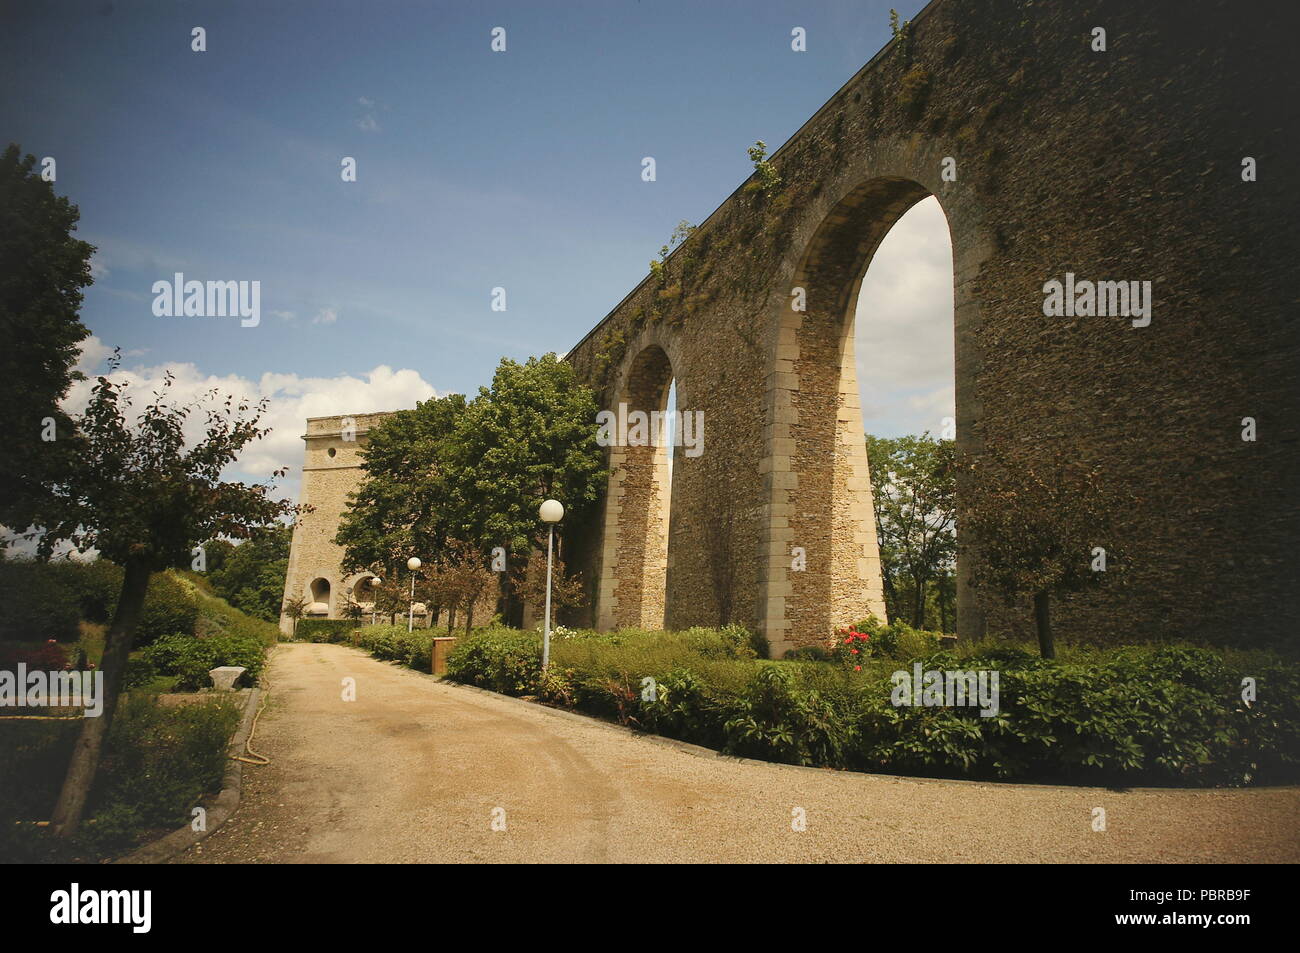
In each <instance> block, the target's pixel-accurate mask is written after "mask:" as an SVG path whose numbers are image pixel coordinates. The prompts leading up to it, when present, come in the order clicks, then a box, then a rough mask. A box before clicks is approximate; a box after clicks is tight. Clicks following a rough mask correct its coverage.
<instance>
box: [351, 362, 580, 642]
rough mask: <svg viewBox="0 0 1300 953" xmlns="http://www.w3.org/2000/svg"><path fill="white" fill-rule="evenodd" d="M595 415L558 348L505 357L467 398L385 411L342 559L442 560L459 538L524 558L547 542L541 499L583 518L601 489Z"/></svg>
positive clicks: (510, 601)
mask: <svg viewBox="0 0 1300 953" xmlns="http://www.w3.org/2000/svg"><path fill="white" fill-rule="evenodd" d="M453 398H454V399H453ZM595 420H596V400H595V395H594V394H593V392H592V391H591V389H590V388H588V387H586V386H584V385H583V384H581V383H580V382H579V381H578V379H577V377H576V375H575V372H574V370H573V367H572V366H570V365H569V364H567V363H565V362H563V361H560V360H559V359H557V358H556V356H555V355H554V354H547V355H546V356H544V357H541V358H530V359H529V360H528V361H527V362H526V363H524V364H519V363H516V362H515V361H511V360H509V359H503V360H502V361H501V363H500V365H499V366H498V367H497V371H496V374H495V375H494V377H493V380H492V387H491V388H490V389H489V388H480V389H479V394H478V396H477V397H475V398H474V399H473V400H472V401H469V402H468V403H466V402H465V400H464V398H463V397H459V396H458V395H453V397H449V398H442V399H440V400H435V401H425V402H424V403H423V404H421V405H420V406H419V407H417V408H416V409H415V410H414V411H405V412H401V413H399V414H395V415H393V417H391V418H388V419H386V420H385V421H383V422H382V423H381V424H380V425H379V426H378V427H376V428H375V429H373V430H372V431H371V432H370V435H369V438H368V440H367V444H366V450H365V462H364V464H363V467H364V470H365V475H366V476H365V481H364V482H363V483H362V485H361V486H360V487H359V488H358V490H357V491H356V493H354V494H353V496H352V497H351V498H350V505H349V511H348V513H347V514H345V516H344V518H343V520H342V521H341V525H340V529H339V532H338V535H337V537H336V541H337V542H338V543H339V545H341V546H343V547H344V551H345V556H344V568H345V570H347V571H355V570H360V569H366V568H369V569H372V570H375V571H378V569H379V567H390V566H396V565H404V564H405V561H406V559H407V557H408V556H410V555H413V554H414V555H419V556H420V558H422V559H426V560H436V559H437V558H438V556H439V554H440V553H441V552H442V551H443V550H444V549H445V548H446V547H447V546H448V545H449V544H450V542H451V541H453V540H458V541H460V542H462V543H466V544H471V545H473V546H474V547H475V548H476V549H477V550H478V551H480V552H488V551H490V550H491V549H493V548H494V547H497V546H500V547H502V548H503V549H505V550H506V552H507V556H508V558H510V559H511V561H512V562H516V561H524V560H525V559H526V556H527V554H528V553H530V552H532V551H533V550H534V549H537V548H539V545H541V544H543V543H544V536H543V528H542V524H541V521H540V520H539V519H538V517H537V508H538V506H539V505H540V504H541V502H542V501H543V500H545V499H547V498H548V497H554V498H555V499H558V500H560V501H561V502H562V503H564V505H565V509H566V516H565V523H566V525H574V524H579V523H580V522H581V521H582V520H583V519H584V518H585V517H586V516H588V515H589V514H590V512H591V510H592V504H594V503H595V502H596V500H597V499H598V498H599V494H600V491H601V490H602V489H603V487H604V483H605V475H606V474H605V469H604V454H603V451H602V449H601V448H600V447H599V446H598V445H597V443H596V425H595ZM380 574H381V575H385V578H388V576H387V574H385V573H382V572H381V573H380ZM503 583H504V586H503V589H504V590H505V592H504V599H505V601H506V603H507V613H506V614H507V615H508V616H512V617H515V618H517V617H518V612H519V609H520V608H521V606H522V604H521V603H520V601H519V599H518V596H517V594H515V593H513V591H512V590H513V577H511V576H507V577H506V578H505V579H504V580H503Z"/></svg>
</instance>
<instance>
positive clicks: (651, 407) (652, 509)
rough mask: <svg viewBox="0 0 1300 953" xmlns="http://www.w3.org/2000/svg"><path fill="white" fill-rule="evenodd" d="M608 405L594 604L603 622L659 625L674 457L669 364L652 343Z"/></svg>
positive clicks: (663, 602)
mask: <svg viewBox="0 0 1300 953" xmlns="http://www.w3.org/2000/svg"><path fill="white" fill-rule="evenodd" d="M618 395H619V396H618V400H617V402H616V404H615V406H614V407H611V408H609V410H610V411H611V413H612V414H613V417H614V423H613V425H612V433H611V435H610V436H611V438H612V439H611V440H610V458H609V466H610V489H609V494H608V496H607V500H606V516H605V520H606V534H605V539H606V540H607V541H608V542H607V549H606V552H605V553H604V554H603V557H602V563H603V569H602V573H601V592H600V595H599V604H598V608H597V624H598V626H599V627H600V628H617V627H619V626H640V627H643V628H648V629H661V628H663V626H664V617H665V612H666V606H667V588H668V573H669V568H668V567H669V524H670V517H671V506H672V462H671V457H672V454H671V447H670V446H669V443H670V441H671V440H672V439H674V436H675V431H674V429H673V427H672V425H671V423H670V422H669V418H668V413H667V412H668V407H669V400H670V395H673V396H674V397H675V388H674V381H673V372H672V364H671V362H670V361H669V358H668V355H667V354H666V353H665V352H664V350H663V349H662V348H660V347H659V346H657V345H650V346H648V347H646V348H645V349H644V350H642V351H641V353H640V354H638V355H637V356H636V357H635V358H634V359H633V361H632V362H631V364H630V365H628V372H627V375H626V377H625V379H624V380H623V382H622V385H621V387H620V388H619V390H618Z"/></svg>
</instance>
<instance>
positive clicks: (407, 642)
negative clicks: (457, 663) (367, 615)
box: [353, 625, 437, 672]
mask: <svg viewBox="0 0 1300 953" xmlns="http://www.w3.org/2000/svg"><path fill="white" fill-rule="evenodd" d="M353 632H354V633H355V642H354V644H355V645H357V646H358V647H359V648H362V649H365V650H366V651H367V652H369V653H370V654H371V655H373V656H374V657H375V658H377V659H380V660H382V661H385V662H401V663H402V664H403V665H409V666H410V667H411V668H417V669H420V670H421V671H424V672H427V671H429V670H430V667H431V665H432V663H433V639H434V636H435V635H436V634H437V633H436V632H435V631H434V630H433V629H415V630H413V631H411V632H407V631H406V626H404V625H368V626H365V627H364V628H361V629H355V630H353Z"/></svg>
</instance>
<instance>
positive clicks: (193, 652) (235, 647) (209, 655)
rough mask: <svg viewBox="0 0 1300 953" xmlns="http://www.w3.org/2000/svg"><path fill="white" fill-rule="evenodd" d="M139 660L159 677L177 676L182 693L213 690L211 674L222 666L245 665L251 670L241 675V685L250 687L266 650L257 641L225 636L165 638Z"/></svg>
mask: <svg viewBox="0 0 1300 953" xmlns="http://www.w3.org/2000/svg"><path fill="white" fill-rule="evenodd" d="M140 658H141V659H142V660H143V661H144V662H145V663H146V664H148V665H150V666H152V667H153V669H154V671H155V672H156V673H157V674H158V675H175V676H177V682H176V688H177V689H178V690H181V691H197V690H198V689H200V688H210V687H211V685H212V679H211V677H210V676H209V675H208V672H209V671H210V670H211V669H214V668H216V667H218V666H220V665H242V666H243V667H244V668H246V669H248V671H246V672H245V673H244V674H243V676H241V678H240V684H243V685H251V684H253V683H255V682H256V681H257V677H258V675H260V674H261V672H262V665H263V663H264V661H265V657H264V647H263V645H262V643H261V642H260V641H259V640H258V639H256V638H253V637H250V636H247V635H236V634H226V633H220V634H217V635H210V636H206V637H202V638H200V637H198V636H193V635H167V636H163V637H162V638H160V639H158V640H157V641H156V642H154V643H153V645H150V646H149V647H148V648H146V649H145V650H144V651H143V652H141V653H140Z"/></svg>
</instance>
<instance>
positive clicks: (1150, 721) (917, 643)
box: [448, 623, 1300, 785]
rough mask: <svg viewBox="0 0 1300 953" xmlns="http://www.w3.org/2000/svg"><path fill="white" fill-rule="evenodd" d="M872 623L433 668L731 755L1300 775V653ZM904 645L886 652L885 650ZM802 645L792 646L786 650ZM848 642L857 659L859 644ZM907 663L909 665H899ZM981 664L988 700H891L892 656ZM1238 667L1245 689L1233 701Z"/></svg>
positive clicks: (1022, 769) (505, 656) (1153, 774)
mask: <svg viewBox="0 0 1300 953" xmlns="http://www.w3.org/2000/svg"><path fill="white" fill-rule="evenodd" d="M863 628H872V629H873V632H874V633H876V634H879V633H881V632H885V633H887V634H886V638H884V639H881V640H880V642H876V640H875V638H874V637H873V639H872V640H870V641H868V642H865V643H863V644H868V645H872V648H873V651H874V650H875V649H876V648H877V646H879V645H880V644H881V643H884V644H885V645H886V648H885V649H884V650H883V651H882V652H881V656H880V657H876V656H874V655H872V656H870V657H867V658H865V659H864V660H863V661H862V662H861V663H860V666H861V667H860V670H858V669H857V668H856V666H857V665H858V664H859V663H858V662H854V663H853V664H851V665H848V666H843V665H841V664H827V663H826V662H822V661H803V660H792V661H786V662H768V661H765V660H761V659H756V658H754V656H753V651H752V648H751V647H750V646H748V644H747V643H742V642H741V641H740V640H738V639H736V638H732V637H728V636H724V635H723V634H721V633H718V632H716V631H714V630H707V629H691V630H687V631H685V632H646V631H644V630H639V629H625V630H621V631H619V632H611V633H592V632H576V633H573V634H571V635H570V636H569V637H567V638H564V639H561V640H557V641H555V642H553V643H552V646H551V650H552V655H551V670H550V671H549V672H548V673H547V675H546V676H545V677H544V678H543V677H542V675H541V671H540V668H541V666H540V645H539V642H540V640H539V639H538V637H537V635H536V633H531V632H517V631H515V630H510V629H499V628H493V629H486V630H479V631H477V632H475V633H474V634H473V635H471V636H470V637H468V638H465V639H462V640H460V642H458V644H457V647H456V649H455V651H454V652H453V653H452V656H451V659H450V660H449V667H448V677H449V678H452V679H455V680H457V681H462V682H467V683H469V684H474V685H479V686H481V687H484V688H490V689H492V690H494V691H500V692H504V693H506V694H512V695H523V694H537V695H538V696H539V697H540V698H541V699H542V700H543V701H546V702H547V703H549V704H554V705H560V706H563V707H566V708H571V709H576V710H579V711H584V712H587V713H589V714H593V715H597V716H600V717H606V718H612V719H617V720H618V721H620V722H621V723H624V724H628V725H634V726H638V727H641V728H644V729H646V730H650V731H655V732H658V733H660V734H663V735H666V736H669V737H674V738H680V739H682V740H686V741H692V742H695V743H698V744H703V745H707V746H709V747H713V748H718V749H721V750H724V751H727V752H730V753H733V754H740V755H746V756H750V757H758V758H767V759H771V760H777V761H785V762H789V763H792V764H812V765H821V766H825V767H834V768H851V769H854V770H867V771H881V772H896V773H903V774H920V775H933V776H940V777H963V778H984V779H1018V780H1027V779H1033V780H1043V781H1077V782H1082V783H1090V784H1111V783H1115V784H1133V783H1157V784H1192V785H1242V784H1252V783H1279V782H1286V781H1291V780H1296V779H1297V778H1300V667H1297V666H1296V664H1295V663H1294V662H1283V661H1281V660H1278V659H1274V658H1269V657H1267V656H1262V655H1256V656H1252V657H1250V658H1249V659H1248V660H1246V661H1239V662H1234V663H1233V664H1232V665H1229V664H1228V661H1227V660H1226V659H1225V658H1224V656H1222V655H1221V654H1219V653H1218V652H1215V651H1210V650H1207V649H1196V648H1186V647H1165V648H1153V647H1139V648H1129V649H1122V650H1099V651H1093V652H1091V653H1081V654H1080V657H1079V658H1078V659H1077V660H1070V661H1058V662H1050V661H1045V660H1043V659H1041V658H1039V657H1037V656H1035V655H1031V654H1029V653H1027V652H1024V651H1022V650H1020V649H1017V648H1011V647H1005V646H1003V647H998V646H982V647H979V651H978V653H977V654H973V655H971V656H970V657H967V658H964V659H963V658H960V657H959V656H958V655H957V654H956V653H955V652H953V651H947V650H945V651H939V650H937V649H936V645H937V640H936V639H934V638H932V636H933V635H934V634H933V633H924V632H917V631H916V630H912V629H910V627H907V626H901V625H900V626H881V625H879V623H876V624H875V625H874V626H872V625H871V624H870V623H864V624H863ZM887 653H892V654H893V655H896V656H905V653H912V654H911V656H910V657H905V658H904V659H901V660H895V659H894V658H892V657H891V656H890V654H887ZM811 655H813V653H811V652H806V653H795V657H796V659H799V658H800V657H801V656H802V658H807V657H809V656H811ZM860 657H861V656H859V658H860ZM900 661H901V662H902V664H900ZM909 663H910V664H909ZM912 664H920V665H921V668H922V670H923V671H929V670H939V671H954V670H973V671H980V670H989V671H996V672H997V673H998V677H999V686H998V687H999V704H998V709H999V710H998V713H997V714H996V715H995V716H992V717H981V716H980V714H979V711H978V709H976V708H973V707H971V708H966V707H963V708H951V707H942V706H933V707H927V706H922V705H917V706H914V707H910V706H895V705H894V704H893V701H892V699H891V693H892V689H893V683H892V681H891V675H892V673H893V671H894V670H895V669H903V670H909V672H910V669H911V665H912ZM1247 676H1249V677H1253V678H1255V679H1256V683H1257V686H1258V700H1257V701H1254V702H1253V703H1252V704H1250V705H1247V704H1245V703H1244V702H1243V701H1242V699H1241V691H1242V679H1243V678H1244V677H1247Z"/></svg>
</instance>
